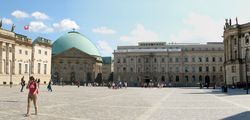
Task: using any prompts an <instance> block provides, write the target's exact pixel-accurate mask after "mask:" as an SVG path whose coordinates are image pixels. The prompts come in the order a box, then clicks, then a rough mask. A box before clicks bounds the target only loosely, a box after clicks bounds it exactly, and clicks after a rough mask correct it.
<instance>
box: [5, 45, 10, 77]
mask: <svg viewBox="0 0 250 120" xmlns="http://www.w3.org/2000/svg"><path fill="white" fill-rule="evenodd" d="M5 52H6V59H5V60H6V68H5V71H6V73H7V74H9V72H10V71H9V67H10V63H9V62H10V61H9V43H6V46H5Z"/></svg>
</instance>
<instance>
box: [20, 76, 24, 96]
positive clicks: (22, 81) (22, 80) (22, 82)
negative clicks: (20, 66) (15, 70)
mask: <svg viewBox="0 0 250 120" xmlns="http://www.w3.org/2000/svg"><path fill="white" fill-rule="evenodd" d="M24 86H25V80H24V76H23V77H22V78H21V90H20V91H21V92H23V88H24Z"/></svg>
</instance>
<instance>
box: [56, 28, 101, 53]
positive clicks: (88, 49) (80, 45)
mask: <svg viewBox="0 0 250 120" xmlns="http://www.w3.org/2000/svg"><path fill="white" fill-rule="evenodd" d="M73 47H74V48H77V49H79V50H82V51H83V52H85V53H87V54H89V55H94V56H101V55H100V53H99V51H98V50H97V48H96V46H95V45H94V44H93V43H92V42H91V41H90V40H89V39H88V38H86V37H85V36H83V35H82V34H80V33H79V32H75V31H72V32H68V33H67V34H65V35H63V36H61V37H60V38H58V39H57V40H56V41H55V42H54V43H53V48H52V53H53V54H59V53H61V52H63V51H65V50H68V49H70V48H73Z"/></svg>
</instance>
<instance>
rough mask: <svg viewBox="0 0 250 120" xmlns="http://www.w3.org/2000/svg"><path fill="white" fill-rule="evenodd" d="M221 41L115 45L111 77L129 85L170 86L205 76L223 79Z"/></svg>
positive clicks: (195, 82)
mask: <svg viewBox="0 0 250 120" xmlns="http://www.w3.org/2000/svg"><path fill="white" fill-rule="evenodd" d="M223 60H224V58H223V43H217V42H210V43H207V44H166V43H165V42H152V43H151V42H149V43H139V46H118V48H117V50H115V51H114V80H115V81H117V80H118V81H127V82H128V85H129V86H141V85H142V84H144V83H146V82H152V83H154V84H155V85H156V84H157V83H166V84H167V85H170V84H169V83H171V86H197V85H198V83H199V82H200V81H201V82H202V83H204V82H205V79H207V80H209V81H210V83H212V84H216V85H220V84H221V82H223Z"/></svg>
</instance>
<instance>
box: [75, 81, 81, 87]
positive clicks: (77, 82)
mask: <svg viewBox="0 0 250 120" xmlns="http://www.w3.org/2000/svg"><path fill="white" fill-rule="evenodd" d="M76 84H77V87H78V88H79V87H80V81H79V80H77V81H76Z"/></svg>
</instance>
